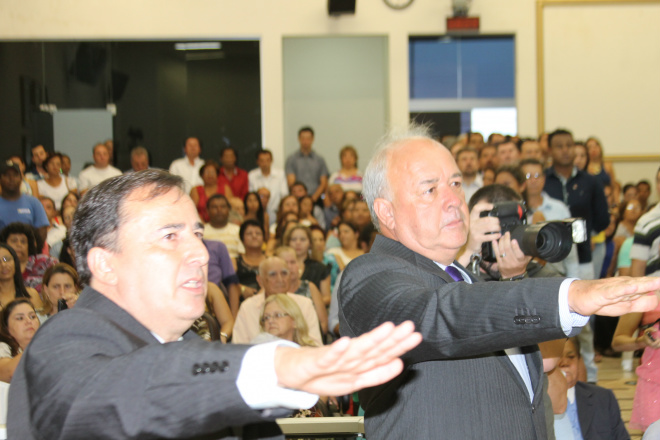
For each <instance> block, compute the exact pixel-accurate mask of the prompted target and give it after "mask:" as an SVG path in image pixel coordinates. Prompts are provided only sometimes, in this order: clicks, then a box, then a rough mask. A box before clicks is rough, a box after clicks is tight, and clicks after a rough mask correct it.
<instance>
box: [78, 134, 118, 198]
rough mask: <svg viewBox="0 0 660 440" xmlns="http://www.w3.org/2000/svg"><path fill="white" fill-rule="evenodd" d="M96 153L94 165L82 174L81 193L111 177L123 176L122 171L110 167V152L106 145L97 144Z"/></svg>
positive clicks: (94, 151) (80, 177)
mask: <svg viewBox="0 0 660 440" xmlns="http://www.w3.org/2000/svg"><path fill="white" fill-rule="evenodd" d="M92 151H93V153H94V165H92V166H91V167H87V168H85V169H84V170H82V171H81V172H80V175H79V176H78V180H79V181H80V186H79V188H80V192H81V193H83V194H84V193H86V192H87V191H88V190H90V189H91V188H93V187H94V186H96V185H98V184H99V183H101V182H103V181H104V180H105V179H109V178H111V177H116V176H121V174H122V173H121V171H119V170H118V169H117V168H115V167H113V166H112V165H110V152H109V151H108V147H106V146H105V144H96V145H95V146H94V149H93V150H92Z"/></svg>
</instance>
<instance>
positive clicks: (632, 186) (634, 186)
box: [621, 170, 660, 194]
mask: <svg viewBox="0 0 660 440" xmlns="http://www.w3.org/2000/svg"><path fill="white" fill-rule="evenodd" d="M658 172H659V173H660V170H658ZM630 188H637V185H633V184H632V183H626V184H625V185H623V189H622V190H621V193H622V194H625V193H626V191H628V190H629V189H630Z"/></svg>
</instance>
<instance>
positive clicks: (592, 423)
mask: <svg viewBox="0 0 660 440" xmlns="http://www.w3.org/2000/svg"><path fill="white" fill-rule="evenodd" d="M579 360H580V350H579V349H578V347H577V340H576V338H570V339H569V340H568V341H566V344H565V345H564V351H563V353H562V357H561V359H560V360H559V365H558V367H559V368H560V369H561V371H562V372H563V373H564V375H565V376H566V385H567V388H568V390H567V396H568V405H567V409H566V412H565V413H564V414H561V415H555V433H556V434H557V438H558V439H560V438H561V439H562V440H564V439H566V440H571V439H584V440H597V439H598V440H601V439H612V440H623V439H629V438H630V436H629V435H628V432H627V431H626V427H625V425H624V423H623V420H621V410H620V409H619V404H618V403H617V400H616V397H615V396H614V393H613V392H612V391H611V390H608V389H606V388H602V387H599V386H597V385H592V384H590V383H586V382H581V381H578V364H579ZM562 419H564V420H565V419H568V421H569V422H570V426H571V430H570V432H566V431H565V430H562V431H560V429H559V428H558V422H560V421H561V420H562ZM560 432H561V433H562V435H561V437H560V436H559V435H560ZM564 433H565V434H564ZM571 435H572V437H571Z"/></svg>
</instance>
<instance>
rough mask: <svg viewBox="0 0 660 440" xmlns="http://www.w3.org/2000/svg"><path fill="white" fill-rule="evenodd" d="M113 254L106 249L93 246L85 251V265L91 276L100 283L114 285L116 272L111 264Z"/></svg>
mask: <svg viewBox="0 0 660 440" xmlns="http://www.w3.org/2000/svg"><path fill="white" fill-rule="evenodd" d="M113 257H114V254H113V253H112V252H110V251H109V250H107V249H103V248H100V247H93V248H91V249H90V250H89V252H88V253H87V266H89V270H90V272H91V273H92V278H93V279H94V280H96V281H98V282H100V283H102V284H109V285H113V286H114V285H116V284H117V273H116V272H115V268H114V266H113Z"/></svg>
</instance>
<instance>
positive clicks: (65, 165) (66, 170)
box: [60, 153, 79, 186]
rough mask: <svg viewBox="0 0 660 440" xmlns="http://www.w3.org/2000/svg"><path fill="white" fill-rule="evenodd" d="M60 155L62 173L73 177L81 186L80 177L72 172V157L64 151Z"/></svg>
mask: <svg viewBox="0 0 660 440" xmlns="http://www.w3.org/2000/svg"><path fill="white" fill-rule="evenodd" d="M60 155H61V156H62V174H64V175H65V176H66V177H68V178H71V179H73V181H74V182H76V186H79V185H78V179H77V178H76V176H75V175H73V174H72V173H71V158H70V157H69V156H68V155H66V154H64V153H60Z"/></svg>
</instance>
